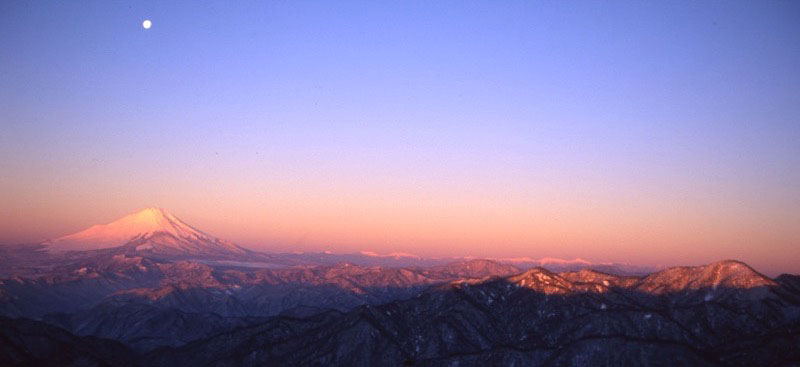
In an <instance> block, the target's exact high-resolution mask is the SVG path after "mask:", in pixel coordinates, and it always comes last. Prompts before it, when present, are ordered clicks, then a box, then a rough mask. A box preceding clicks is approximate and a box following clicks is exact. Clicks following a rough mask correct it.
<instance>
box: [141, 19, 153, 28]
mask: <svg viewBox="0 0 800 367" xmlns="http://www.w3.org/2000/svg"><path fill="white" fill-rule="evenodd" d="M152 26H153V22H151V21H150V19H145V20H144V22H142V27H143V28H144V29H150V27H152Z"/></svg>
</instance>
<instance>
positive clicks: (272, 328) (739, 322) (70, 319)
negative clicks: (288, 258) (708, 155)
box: [8, 261, 800, 366]
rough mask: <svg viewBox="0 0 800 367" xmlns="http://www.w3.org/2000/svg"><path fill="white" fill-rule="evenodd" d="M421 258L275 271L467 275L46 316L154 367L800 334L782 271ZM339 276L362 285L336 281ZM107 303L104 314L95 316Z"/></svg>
mask: <svg viewBox="0 0 800 367" xmlns="http://www.w3.org/2000/svg"><path fill="white" fill-rule="evenodd" d="M136 264H138V262H137V263H136ZM142 266H144V267H145V268H147V266H146V265H142ZM183 266H189V265H183ZM190 268H191V269H192V270H191V271H186V272H185V273H184V270H185V269H183V270H180V271H178V274H182V275H180V276H179V275H177V274H173V275H172V276H174V277H178V278H180V277H186V278H198V277H199V278H200V279H215V281H217V282H220V284H222V283H224V282H228V281H230V277H231V276H232V274H236V276H238V277H245V278H248V279H261V280H262V281H263V279H266V278H268V277H267V276H266V275H267V274H270V275H273V276H274V275H276V274H279V273H280V272H278V273H275V272H273V271H274V270H272V271H265V270H262V271H265V272H264V273H259V272H254V273H240V272H233V273H231V272H230V269H227V270H215V269H213V268H212V269H209V268H206V267H205V266H203V265H202V264H192V265H191V267H190ZM167 269H170V268H167ZM431 269H432V268H429V269H427V270H420V271H415V270H410V269H382V268H375V269H373V268H362V267H354V266H351V265H341V266H339V267H315V268H308V269H292V271H291V272H288V273H280V274H284V275H286V274H292V277H293V278H292V282H291V283H287V284H301V283H302V282H308V281H311V282H313V281H314V279H335V281H333V282H332V284H336V286H337V287H341V288H338V289H339V290H340V291H348V290H352V289H362V290H368V289H369V287H368V286H373V287H374V286H376V285H385V284H387V283H391V282H393V281H397V280H398V279H411V280H413V281H418V280H419V279H429V278H427V275H424V272H425V271H429V272H433V273H434V274H449V275H452V274H461V275H464V274H466V275H470V274H471V275H476V277H474V278H461V279H458V280H452V281H447V282H442V283H432V284H429V285H428V286H426V287H425V288H423V289H421V290H419V291H417V292H415V293H414V294H413V295H411V296H409V297H405V298H398V299H394V300H389V301H386V302H381V303H380V304H378V303H369V302H364V303H362V304H361V305H355V306H352V307H349V308H347V307H343V308H341V309H340V310H338V311H337V310H329V311H326V310H324V309H322V308H313V307H311V306H309V307H310V308H312V310H308V309H306V307H295V308H287V309H284V311H283V313H282V314H280V315H277V316H271V317H267V318H263V317H262V318H259V317H249V318H245V317H223V316H219V315H218V314H216V313H214V312H206V313H191V312H189V313H187V312H184V311H181V310H178V309H176V308H175V307H172V305H170V306H167V307H162V306H163V305H160V304H159V303H158V302H154V303H150V304H145V303H137V302H130V301H128V300H126V301H121V300H120V299H119V298H114V302H117V303H103V304H101V305H99V306H96V307H95V308H94V309H91V310H89V311H85V312H78V313H75V314H72V315H68V314H60V315H52V314H51V315H50V316H49V317H50V318H49V320H50V322H53V323H59V322H61V323H62V324H63V325H65V326H67V327H69V328H72V329H73V330H78V331H80V332H81V333H89V334H94V335H97V334H100V336H103V337H108V338H114V339H117V340H121V341H124V342H125V343H127V344H128V345H130V346H133V347H135V348H136V349H137V350H139V351H140V352H139V353H140V354H138V357H137V358H138V359H137V363H142V364H144V365H156V366H158V365H162V366H176V365H187V366H189V365H191V366H195V365H201V366H202V365H215V366H227V365H230V366H239V365H253V366H255V365H276V366H277V365H317V366H323V365H325V366H327V365H339V366H369V365H387V366H391V365H420V366H439V365H454V364H458V365H498V366H500V365H502V366H506V365H553V366H556V365H558V366H562V365H566V366H597V365H637V366H639V365H698V366H705V365H707V366H720V365H723V366H728V365H730V366H753V365H763V366H768V365H794V364H798V363H800V352H798V350H797V348H795V346H796V345H798V343H800V303H798V299H800V293H798V288H797V284H798V282H797V277H796V276H789V275H785V276H781V277H779V278H778V279H777V281H774V280H771V279H769V278H767V277H765V276H763V275H761V274H759V273H758V272H756V271H754V270H753V269H751V268H750V267H749V266H747V265H746V264H743V263H740V262H736V261H722V262H718V263H713V264H710V265H707V266H702V267H679V268H671V269H666V270H664V271H661V272H658V273H654V274H651V275H649V276H646V277H633V276H617V275H611V274H605V273H601V272H597V271H592V270H582V271H578V272H564V273H559V274H557V273H553V272H550V271H548V270H545V269H541V268H535V269H531V270H528V271H525V272H519V273H517V274H515V275H504V276H489V277H477V276H479V275H482V274H483V272H484V271H486V270H487V269H494V271H499V270H498V269H504V270H512V269H506V268H503V265H501V264H500V265H497V264H495V263H492V262H473V263H470V264H467V265H464V264H460V265H458V264H454V265H453V268H448V270H444V269H438V270H436V271H434V270H431ZM470 269H471V270H470ZM173 270H176V269H172V270H167V273H169V272H170V271H173ZM288 270H290V269H280V271H288ZM462 271H463V272H466V273H463V274H462V273H461V272H462ZM470 271H472V273H469V272H470ZM454 272H455V273H454ZM162 273H163V271H162ZM256 274H260V275H256ZM418 277H421V278H418ZM239 281H241V279H239ZM352 282H360V283H361V284H362V286H361V287H362V288H346V287H352V286H353V283H352ZM201 284H203V283H202V282H201ZM367 285H368V286H367ZM300 289H302V288H300ZM298 292H304V291H301V290H298ZM227 297H229V298H232V297H237V295H236V294H235V293H232V294H229V295H227ZM108 312H110V313H112V314H113V315H114V316H112V317H110V318H109V317H108V316H105V317H106V318H104V316H101V315H103V314H104V313H108ZM93 316H95V317H97V318H93ZM98 320H102V321H98ZM17 321H19V322H28V321H21V320H17ZM17 321H15V320H11V321H8V322H12V323H13V322H17ZM102 325H105V326H106V327H104V326H102ZM108 326H113V327H111V328H108ZM48 330H49V329H48ZM92 340H95V339H92ZM70 341H71V342H72V343H76V344H77V346H76V347H75V350H84V349H85V347H84V344H86V343H87V341H86V340H85V339H82V338H78V337H72V339H70ZM159 345H162V346H165V347H158V346H159ZM81 348H84V349H81ZM42 358H45V359H46V358H48V357H47V356H46V355H45V356H43V357H42Z"/></svg>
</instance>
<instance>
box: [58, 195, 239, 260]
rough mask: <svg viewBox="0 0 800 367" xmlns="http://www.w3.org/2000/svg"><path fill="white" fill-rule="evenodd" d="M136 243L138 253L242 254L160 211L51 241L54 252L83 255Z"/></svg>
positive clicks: (141, 213) (148, 210)
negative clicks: (156, 251)
mask: <svg viewBox="0 0 800 367" xmlns="http://www.w3.org/2000/svg"><path fill="white" fill-rule="evenodd" d="M132 242H136V244H137V247H136V249H137V250H151V251H152V250H153V249H156V250H159V249H161V250H168V252H170V253H175V252H193V253H198V254H201V253H203V252H206V251H211V252H213V253H215V254H219V253H220V251H222V252H228V251H233V252H237V253H241V252H243V250H242V249H241V248H239V247H238V246H236V245H234V244H232V243H230V242H227V241H224V240H219V239H217V238H214V237H213V236H210V235H208V234H206V233H204V232H202V231H200V230H198V229H196V228H194V227H192V226H190V225H189V224H187V223H186V222H184V221H182V220H180V219H179V218H178V217H176V216H174V215H172V214H170V213H169V212H167V211H166V210H164V209H161V208H155V207H151V208H146V209H142V210H140V211H137V212H135V213H131V214H128V215H126V216H124V217H122V218H120V219H118V220H115V221H113V222H111V223H107V224H98V225H94V226H91V227H89V228H87V229H85V230H83V231H80V232H77V233H73V234H70V235H67V236H64V237H60V238H57V239H55V240H52V241H49V244H50V245H51V246H50V249H51V250H53V251H76V250H78V251H81V250H95V249H102V248H110V247H118V246H122V245H125V244H128V243H132Z"/></svg>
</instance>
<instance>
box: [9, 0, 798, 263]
mask: <svg viewBox="0 0 800 367" xmlns="http://www.w3.org/2000/svg"><path fill="white" fill-rule="evenodd" d="M145 19H149V20H151V21H152V27H151V28H150V29H144V28H143V27H142V22H143V21H144V20H145ZM0 50H2V52H0V124H1V126H0V172H1V174H0V243H20V242H30V241H39V240H42V239H46V238H54V237H58V236H62V235H65V234H68V233H72V232H75V231H78V230H81V229H83V228H85V227H88V226H89V225H92V224H97V223H107V222H110V221H112V220H114V219H116V218H119V217H121V216H123V215H125V214H128V213H131V212H134V211H137V210H139V209H141V208H144V207H149V206H158V207H163V208H165V209H167V210H169V211H170V212H171V213H173V214H175V215H176V216H178V217H180V218H182V219H183V220H185V221H186V222H188V223H191V224H192V225H194V226H196V227H198V228H200V229H202V230H204V231H206V232H209V233H211V234H213V235H216V236H218V237H222V238H226V239H229V240H232V241H235V242H237V243H239V244H241V245H243V246H246V247H250V248H254V249H259V250H264V251H333V252H356V251H362V250H363V251H374V252H378V253H388V252H407V253H414V254H418V255H422V256H479V257H520V256H530V257H534V258H539V257H560V258H568V259H571V258H575V257H580V258H583V259H587V260H590V261H595V262H622V263H630V264H646V265H665V266H666V265H670V266H671V265H698V264H703V263H708V262H711V261H715V260H720V259H738V260H742V261H745V262H747V263H749V264H751V265H753V266H754V267H755V268H756V269H758V270H762V271H765V272H770V273H778V272H793V273H800V265H798V264H800V3H798V2H795V1H713V2H712V1H702V2H700V1H698V2H676V1H672V2H666V1H664V2H641V1H612V2H551V1H536V2H533V1H502V2H496V1H436V2H431V1H397V2H381V1H379V2H375V1H363V2H361V1H337V2H330V1H287V2H267V1H237V2H227V1H225V2H222V1H220V2H216V1H208V2H196V1H186V2H177V1H176V2H156V1H136V2H123V1H113V2H112V1H79V2H78V1H73V2H55V1H40V2H30V1H16V0H11V1H2V2H0Z"/></svg>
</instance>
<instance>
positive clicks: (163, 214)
mask: <svg viewBox="0 0 800 367" xmlns="http://www.w3.org/2000/svg"><path fill="white" fill-rule="evenodd" d="M17 246H21V245H17ZM28 247H29V248H33V247H36V248H38V249H42V250H43V251H47V252H49V253H51V254H58V253H67V252H79V251H94V252H100V251H104V252H106V253H111V252H113V253H117V254H127V255H142V256H150V257H153V256H155V257H161V258H172V259H175V258H181V259H200V260H204V261H209V260H216V261H226V260H227V261H233V262H236V263H237V264H239V265H241V266H256V267H263V266H293V265H334V264H338V263H345V262H346V263H351V264H356V265H365V266H370V265H380V266H433V265H442V264H447V263H452V262H458V261H465V260H470V259H474V258H473V257H462V258H459V257H443V258H423V257H420V256H417V255H413V254H407V253H390V254H386V255H381V254H378V253H375V252H371V251H361V252H359V253H351V254H341V253H330V252H294V253H269V254H268V253H263V252H258V251H252V250H248V249H245V248H243V247H240V246H238V245H236V244H234V243H232V242H230V241H227V240H224V239H220V238H217V237H214V236H211V235H209V234H207V233H205V232H203V231H201V230H199V229H196V228H195V227H193V226H191V225H189V224H187V223H186V222H184V221H182V220H181V219H179V218H178V217H176V216H174V215H172V214H171V213H169V212H167V211H166V210H164V209H161V208H146V209H143V210H140V211H138V212H136V213H132V214H129V215H127V216H125V217H122V218H120V219H118V220H116V221H113V222H110V223H107V224H101V225H94V226H91V227H89V228H87V229H85V230H83V231H80V232H77V233H73V234H70V235H66V236H63V237H59V238H56V239H53V240H46V241H43V242H41V243H38V244H36V245H28ZM6 252H7V251H6ZM2 256H3V250H0V259H2ZM491 260H494V261H497V262H501V263H507V264H512V265H515V266H518V267H520V268H522V269H530V268H534V267H544V268H547V269H549V270H552V271H571V270H580V269H584V268H592V269H596V270H600V271H605V272H611V273H615V274H631V275H643V274H647V273H649V272H652V271H654V270H657V269H655V268H651V267H644V266H635V265H627V264H613V263H603V264H594V263H591V262H589V261H586V260H583V259H574V260H562V259H556V258H549V257H545V258H541V259H533V258H530V257H524V258H494V259H491ZM231 264H233V263H231Z"/></svg>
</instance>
